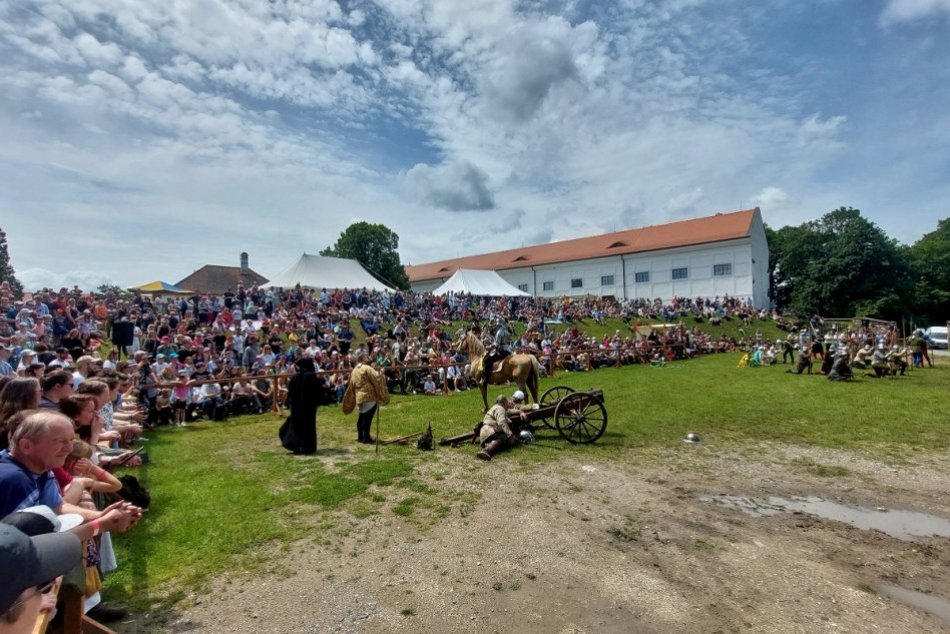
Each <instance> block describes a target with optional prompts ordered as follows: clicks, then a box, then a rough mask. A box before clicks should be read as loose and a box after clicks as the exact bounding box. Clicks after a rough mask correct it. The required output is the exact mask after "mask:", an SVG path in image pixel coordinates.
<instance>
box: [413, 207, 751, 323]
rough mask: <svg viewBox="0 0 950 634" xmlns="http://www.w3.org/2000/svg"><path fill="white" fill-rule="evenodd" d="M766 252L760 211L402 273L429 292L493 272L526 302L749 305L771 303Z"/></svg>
mask: <svg viewBox="0 0 950 634" xmlns="http://www.w3.org/2000/svg"><path fill="white" fill-rule="evenodd" d="M768 265H769V248H768V243H767V241H766V238H765V225H764V224H763V223H762V214H761V212H760V211H759V208H758V207H756V208H755V209H746V210H743V211H735V212H731V213H719V214H716V215H714V216H706V217H703V218H694V219H692V220H682V221H679V222H670V223H667V224H662V225H654V226H650V227H641V228H639V229H628V230H626V231H617V232H614V233H606V234H603V235H599V236H591V237H587V238H576V239H574V240H564V241H561V242H552V243H550V244H539V245H535V246H529V247H522V248H518V249H509V250H507V251H497V252H495V253H486V254H483V255H472V256H468V257H464V258H456V259H454V260H443V261H441V262H432V263H430V264H420V265H417V266H406V273H407V275H408V276H409V281H410V283H411V285H412V289H413V290H418V291H431V290H433V289H435V288H436V287H438V286H439V285H440V284H442V282H444V281H445V280H446V279H448V278H449V277H451V276H452V274H453V273H455V271H456V270H458V269H459V268H466V269H483V270H495V271H497V272H498V274H499V275H501V276H502V277H503V278H504V279H505V280H507V281H508V282H509V283H510V284H512V285H514V286H517V287H518V288H520V289H521V290H523V291H527V292H528V293H531V294H532V295H538V296H542V297H561V296H565V295H567V296H572V295H601V296H606V295H612V296H614V297H617V298H619V299H626V298H637V297H640V298H647V299H654V298H657V297H659V298H660V299H662V300H664V301H667V300H669V299H671V298H672V297H674V296H675V297H716V296H719V297H722V296H724V295H728V296H730V297H738V298H741V299H746V298H749V299H751V300H752V302H753V304H754V305H755V306H756V307H757V308H761V307H765V306H768V303H769V297H768V294H769V277H768V275H769V274H768V270H769V268H768Z"/></svg>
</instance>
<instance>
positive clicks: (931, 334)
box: [924, 326, 947, 350]
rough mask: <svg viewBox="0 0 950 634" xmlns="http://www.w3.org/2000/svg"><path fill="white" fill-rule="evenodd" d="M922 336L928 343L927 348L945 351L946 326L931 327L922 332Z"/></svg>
mask: <svg viewBox="0 0 950 634" xmlns="http://www.w3.org/2000/svg"><path fill="white" fill-rule="evenodd" d="M924 336H925V337H927V341H929V346H930V347H931V348H933V349H935V350H946V349H947V328H946V326H931V327H930V328H928V329H927V330H925V331H924Z"/></svg>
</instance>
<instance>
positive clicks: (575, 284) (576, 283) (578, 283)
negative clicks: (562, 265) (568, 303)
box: [571, 277, 584, 288]
mask: <svg viewBox="0 0 950 634" xmlns="http://www.w3.org/2000/svg"><path fill="white" fill-rule="evenodd" d="M571 288H584V280H582V279H581V278H579V277H575V278H574V279H572V280H571Z"/></svg>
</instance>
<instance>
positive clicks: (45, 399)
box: [39, 370, 73, 410]
mask: <svg viewBox="0 0 950 634" xmlns="http://www.w3.org/2000/svg"><path fill="white" fill-rule="evenodd" d="M40 386H41V387H42V389H43V396H42V398H41V399H40V405H39V407H40V409H53V410H57V409H59V402H60V401H61V400H62V399H64V398H66V397H67V396H70V395H71V394H72V393H73V375H72V374H70V373H69V372H67V371H66V370H54V371H53V372H50V373H49V374H47V375H45V376H44V377H43V379H42V380H41V381H40Z"/></svg>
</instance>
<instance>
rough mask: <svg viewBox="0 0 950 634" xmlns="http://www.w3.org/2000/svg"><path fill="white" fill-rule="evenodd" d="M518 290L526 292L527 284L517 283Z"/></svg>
mask: <svg viewBox="0 0 950 634" xmlns="http://www.w3.org/2000/svg"><path fill="white" fill-rule="evenodd" d="M518 290H519V291H524V292H525V293H527V292H528V285H527V284H518Z"/></svg>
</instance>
